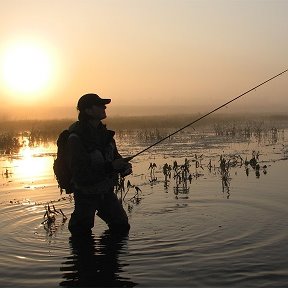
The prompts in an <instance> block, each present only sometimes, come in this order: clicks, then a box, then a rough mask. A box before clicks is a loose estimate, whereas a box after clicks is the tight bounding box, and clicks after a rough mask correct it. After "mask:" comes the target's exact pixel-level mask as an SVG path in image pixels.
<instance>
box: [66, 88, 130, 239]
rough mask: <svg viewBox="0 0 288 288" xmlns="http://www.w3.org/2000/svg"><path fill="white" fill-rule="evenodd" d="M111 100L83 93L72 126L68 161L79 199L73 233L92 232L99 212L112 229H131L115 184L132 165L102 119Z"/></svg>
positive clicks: (122, 230)
mask: <svg viewBox="0 0 288 288" xmlns="http://www.w3.org/2000/svg"><path fill="white" fill-rule="evenodd" d="M110 102H111V99H102V98H100V97H99V96H98V95H97V94H93V93H89V94H85V95H83V96H82V97H81V98H80V99H79V101H78V104H77V109H78V111H79V114H78V119H79V121H77V122H75V123H73V124H72V125H71V126H70V128H69V131H70V136H69V138H68V155H69V157H68V158H69V159H68V162H69V165H70V168H71V172H72V186H73V192H74V202H75V207H74V212H73V213H72V215H71V219H70V221H69V226H68V227H69V230H70V232H71V233H72V235H87V234H91V229H92V228H93V227H94V218H95V213H96V212H97V216H99V217H100V218H101V219H102V220H104V221H105V222H106V223H107V225H108V227H109V230H110V231H111V232H124V233H127V232H128V231H129V229H130V225H129V222H128V217H127V214H126V212H125V210H124V209H123V207H122V205H121V203H120V202H119V200H118V198H117V195H116V194H115V193H114V186H115V185H116V183H117V179H118V174H119V173H120V174H121V175H122V176H126V175H129V174H130V173H132V165H131V164H130V163H129V162H128V161H127V159H124V158H122V157H121V155H120V154H119V153H118V151H117V147H116V143H115V140H114V138H113V136H114V134H115V132H114V131H111V130H108V129H107V128H106V126H105V125H104V124H103V123H102V122H101V120H103V119H105V118H106V111H105V110H106V105H107V104H109V103H110Z"/></svg>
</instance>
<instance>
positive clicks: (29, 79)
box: [0, 0, 288, 119]
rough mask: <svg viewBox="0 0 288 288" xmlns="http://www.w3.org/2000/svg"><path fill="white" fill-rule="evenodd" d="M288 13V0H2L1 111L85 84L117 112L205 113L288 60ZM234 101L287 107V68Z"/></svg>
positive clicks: (64, 111) (69, 110) (44, 105)
mask: <svg viewBox="0 0 288 288" xmlns="http://www.w3.org/2000/svg"><path fill="white" fill-rule="evenodd" d="M287 19H288V1H286V0H270V1H268V0H239V1H236V0H74V1H71V0H69V1H68V0H61V1H59V0H49V1H48V0H9V1H8V0H0V69H1V70H0V100H1V103H2V105H1V106H2V107H1V108H0V111H2V112H1V113H2V118H3V117H4V118H5V117H11V115H12V116H13V117H16V118H17V117H24V118H25V117H26V118H29V117H48V116H49V115H50V116H51V115H53V117H60V118H61V117H62V118H64V117H65V116H71V115H74V114H73V113H76V109H75V107H76V104H77V101H78V99H79V97H80V96H81V95H83V94H85V93H88V92H93V93H97V94H99V95H100V96H101V97H103V98H112V102H111V104H109V107H108V108H109V109H108V110H107V111H108V112H107V114H109V112H110V113H111V114H112V115H116V114H117V113H118V114H119V115H120V114H121V113H123V114H126V115H128V114H129V113H132V114H133V113H134V114H141V113H142V114H145V113H147V114H149V113H150V114H151V113H155V114H157V113H164V112H165V113H168V114H169V113H171V114H173V113H190V112H191V113H192V112H193V113H194V112H202V111H206V112H207V111H209V109H210V110H211V109H214V108H215V107H217V106H220V105H222V104H223V103H225V102H227V101H229V100H231V99H232V98H234V97H236V96H238V95H239V94H241V93H243V92H245V91H247V90H249V89H250V88H252V87H254V86H256V85H257V84H259V83H261V82H263V81H265V80H267V79H269V78H270V77H273V76H274V75H276V74H278V73H280V72H282V71H284V70H286V69H287V68H288V52H287V51H288V37H287V35H288V21H287ZM237 109H239V110H241V109H242V111H246V110H247V111H248V110H249V111H258V110H259V111H260V110H261V111H279V112H285V111H287V109H288V73H285V74H283V75H282V76H281V77H278V78H277V79H275V80H273V81H271V82H269V83H267V84H266V85H263V86H262V87H260V88H258V89H256V90H255V91H253V92H251V93H249V94H247V95H246V96H245V97H243V98H241V99H239V100H237V101H235V102H234V103H233V104H231V105H229V107H228V108H227V109H226V111H230V112H233V111H237ZM23 111H24V112H23ZM32 111H33V112H32ZM163 111H164V112H163ZM23 115H24V116H23ZM41 115H42V116H41ZM75 115H76V114H75ZM0 119H1V116H0Z"/></svg>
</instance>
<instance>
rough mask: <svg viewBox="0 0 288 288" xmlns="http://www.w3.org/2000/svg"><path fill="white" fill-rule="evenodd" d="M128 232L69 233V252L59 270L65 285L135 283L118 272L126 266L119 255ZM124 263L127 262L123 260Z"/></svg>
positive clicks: (89, 285) (113, 285) (104, 285)
mask: <svg viewBox="0 0 288 288" xmlns="http://www.w3.org/2000/svg"><path fill="white" fill-rule="evenodd" d="M127 240H128V236H121V235H118V234H111V233H109V231H105V232H104V233H103V234H102V235H101V236H100V237H99V238H98V239H97V238H95V236H94V235H88V236H84V237H83V236H81V237H77V236H72V237H70V241H69V243H70V247H71V256H69V257H66V258H65V261H64V262H63V263H62V264H63V267H61V268H60V270H61V271H62V272H63V278H64V279H65V280H63V281H62V282H61V283H60V284H59V285H60V286H64V287H70V286H78V287H134V286H135V285H136V283H134V282H132V281H131V280H130V279H128V278H124V277H121V276H120V275H119V273H121V272H122V268H123V267H124V266H125V265H124V264H123V263H121V262H120V260H119V255H120V254H121V253H123V249H124V248H125V247H126V243H127ZM126 266H127V264H126Z"/></svg>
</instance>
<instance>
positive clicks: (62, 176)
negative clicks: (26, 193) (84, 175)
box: [53, 129, 73, 194]
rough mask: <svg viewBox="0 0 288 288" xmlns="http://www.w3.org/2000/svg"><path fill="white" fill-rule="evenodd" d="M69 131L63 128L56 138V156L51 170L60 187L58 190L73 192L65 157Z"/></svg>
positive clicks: (67, 192)
mask: <svg viewBox="0 0 288 288" xmlns="http://www.w3.org/2000/svg"><path fill="white" fill-rule="evenodd" d="M69 135H70V132H69V131H68V130H67V129H66V130H63V131H62V132H61V133H60V134H59V136H58V139H57V157H56V159H55V160H54V163H53V170H54V174H55V177H56V180H57V182H58V187H59V188H60V192H61V194H62V192H63V191H64V190H65V192H66V194H71V193H73V190H72V187H71V178H72V174H71V171H70V168H69V165H68V159H67V153H68V151H67V142H68V138H69Z"/></svg>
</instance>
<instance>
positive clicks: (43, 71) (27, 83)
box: [1, 42, 53, 100]
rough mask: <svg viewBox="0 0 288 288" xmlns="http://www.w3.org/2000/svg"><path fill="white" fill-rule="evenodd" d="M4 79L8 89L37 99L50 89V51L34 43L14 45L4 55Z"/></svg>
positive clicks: (16, 93) (19, 95)
mask: <svg viewBox="0 0 288 288" xmlns="http://www.w3.org/2000/svg"><path fill="white" fill-rule="evenodd" d="M1 60H2V61H1V62H2V63H1V64H2V65H1V66H2V67H1V68H2V69H1V70H2V71H1V72H2V73H1V74H2V75H1V76H2V79H3V82H4V84H5V86H6V88H7V89H8V90H9V91H10V92H12V93H14V95H18V96H16V97H21V96H25V99H27V95H29V97H28V99H29V100H31V99H32V98H33V97H37V96H36V95H37V93H41V92H42V91H44V90H45V88H47V87H48V85H49V82H50V81H51V79H52V72H53V65H52V64H53V61H52V58H51V55H49V52H48V49H45V47H43V46H41V45H39V44H37V43H33V42H21V43H14V44H13V45H11V46H9V47H7V48H6V50H5V51H4V52H3V55H2V59H1ZM38 95H39V94H38Z"/></svg>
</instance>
